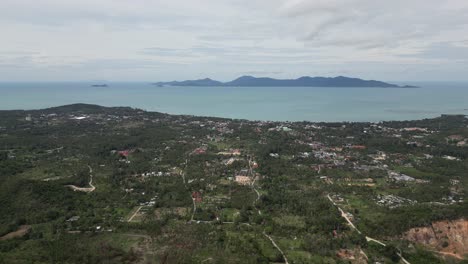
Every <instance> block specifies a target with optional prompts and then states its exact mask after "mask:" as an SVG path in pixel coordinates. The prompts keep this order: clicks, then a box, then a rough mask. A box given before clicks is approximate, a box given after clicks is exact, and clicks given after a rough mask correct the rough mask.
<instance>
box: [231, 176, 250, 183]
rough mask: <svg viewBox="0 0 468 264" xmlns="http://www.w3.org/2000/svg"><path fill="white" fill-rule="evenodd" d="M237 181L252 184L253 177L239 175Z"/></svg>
mask: <svg viewBox="0 0 468 264" xmlns="http://www.w3.org/2000/svg"><path fill="white" fill-rule="evenodd" d="M235 181H236V182H237V183H238V184H240V185H250V184H252V179H251V178H250V177H249V176H242V175H237V176H236V177H235Z"/></svg>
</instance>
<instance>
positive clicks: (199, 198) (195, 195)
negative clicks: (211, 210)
mask: <svg viewBox="0 0 468 264" xmlns="http://www.w3.org/2000/svg"><path fill="white" fill-rule="evenodd" d="M192 199H193V200H194V201H195V202H197V203H201V202H202V201H203V199H202V195H201V193H200V192H192Z"/></svg>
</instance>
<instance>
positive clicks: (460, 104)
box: [0, 82, 468, 122]
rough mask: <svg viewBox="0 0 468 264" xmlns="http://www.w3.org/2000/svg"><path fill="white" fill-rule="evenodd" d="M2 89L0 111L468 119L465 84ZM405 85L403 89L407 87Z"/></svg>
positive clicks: (87, 85) (315, 118)
mask: <svg viewBox="0 0 468 264" xmlns="http://www.w3.org/2000/svg"><path fill="white" fill-rule="evenodd" d="M107 84H108V87H92V86H91V85H92V83H89V82H51V83H44V82H41V83H33V82H29V83H26V82H25V83H0V110H12V109H41V108H47V107H53V106H60V105H66V104H73V103H89V104H98V105H103V106H131V107H135V108H141V109H144V110H148V111H158V112H163V113H169V114H188V115H198V116H216V117H226V118H240V119H249V120H274V121H303V120H306V121H328V122H335V121H372V122H374V121H383V120H415V119H422V118H432V117H437V116H440V115H441V114H468V83H462V82H458V83H456V82H445V83H443V82H432V83H422V82H421V83H417V82H415V83H410V84H412V85H418V86H420V87H421V88H416V89H404V88H329V87H157V86H154V85H151V84H149V83H143V82H109V83H107ZM405 84H408V82H406V83H405Z"/></svg>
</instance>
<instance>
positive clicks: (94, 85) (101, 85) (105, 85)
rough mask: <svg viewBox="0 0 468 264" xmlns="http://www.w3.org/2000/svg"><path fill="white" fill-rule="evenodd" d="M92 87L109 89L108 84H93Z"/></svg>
mask: <svg viewBox="0 0 468 264" xmlns="http://www.w3.org/2000/svg"><path fill="white" fill-rule="evenodd" d="M91 86H92V87H108V85H107V84H93V85H91Z"/></svg>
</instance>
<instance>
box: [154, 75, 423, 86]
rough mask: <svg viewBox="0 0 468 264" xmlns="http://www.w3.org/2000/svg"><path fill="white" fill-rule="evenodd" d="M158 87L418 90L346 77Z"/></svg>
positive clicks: (183, 83) (194, 82)
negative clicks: (377, 88) (378, 88)
mask: <svg viewBox="0 0 468 264" xmlns="http://www.w3.org/2000/svg"><path fill="white" fill-rule="evenodd" d="M153 84H154V85H157V86H230V87H380V88H417V87H416V86H411V85H404V86H399V85H396V84H391V83H386V82H382V81H375V80H362V79H359V78H350V77H344V76H338V77H309V76H304V77H300V78H297V79H273V78H269V77H259V78H257V77H253V76H242V77H239V78H237V79H235V80H232V81H230V82H220V81H216V80H212V79H210V78H205V79H199V80H186V81H172V82H156V83H153Z"/></svg>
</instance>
